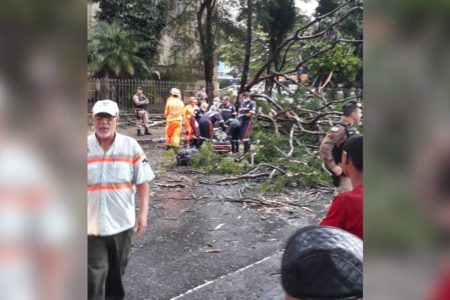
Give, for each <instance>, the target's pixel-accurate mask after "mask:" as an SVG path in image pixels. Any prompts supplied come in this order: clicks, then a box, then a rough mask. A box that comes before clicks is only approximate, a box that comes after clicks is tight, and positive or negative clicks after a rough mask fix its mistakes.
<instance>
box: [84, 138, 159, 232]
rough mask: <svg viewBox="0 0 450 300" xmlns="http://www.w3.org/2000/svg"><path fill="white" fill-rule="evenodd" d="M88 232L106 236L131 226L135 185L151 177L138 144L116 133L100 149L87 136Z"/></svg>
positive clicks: (133, 217) (150, 170)
mask: <svg viewBox="0 0 450 300" xmlns="http://www.w3.org/2000/svg"><path fill="white" fill-rule="evenodd" d="M87 166H88V235H99V236H107V235H113V234H116V233H119V232H122V231H124V230H127V229H130V228H132V227H133V226H134V225H135V218H136V217H135V199H134V195H135V185H137V184H141V183H144V182H147V181H150V180H152V179H153V178H154V177H155V176H154V174H153V171H152V169H151V167H150V165H149V162H148V160H147V158H146V156H145V153H144V152H143V151H142V148H141V146H140V145H139V144H138V143H137V141H136V140H134V139H133V138H131V137H128V136H125V135H122V134H119V133H116V137H115V139H114V142H113V144H112V145H111V147H110V148H109V149H108V151H106V152H105V151H104V150H103V148H102V147H101V145H100V144H99V142H98V140H97V138H96V136H95V134H93V135H90V136H89V137H88V160H87Z"/></svg>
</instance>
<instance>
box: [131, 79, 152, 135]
mask: <svg viewBox="0 0 450 300" xmlns="http://www.w3.org/2000/svg"><path fill="white" fill-rule="evenodd" d="M133 104H134V107H135V108H136V129H137V135H138V136H143V135H144V134H145V135H151V133H150V132H149V131H148V127H149V126H148V125H149V124H148V122H149V118H148V113H147V110H146V108H147V105H148V104H149V101H148V98H147V97H146V96H145V95H144V91H143V90H142V87H140V86H138V87H137V89H136V94H134V96H133ZM143 128H144V129H145V133H142V129H143Z"/></svg>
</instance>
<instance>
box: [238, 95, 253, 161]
mask: <svg viewBox="0 0 450 300" xmlns="http://www.w3.org/2000/svg"><path fill="white" fill-rule="evenodd" d="M255 113H256V102H255V101H253V100H251V99H250V93H249V92H244V93H242V103H241V107H240V109H239V117H238V118H239V120H240V121H241V140H242V142H243V143H244V153H247V152H248V151H249V150H250V132H251V131H252V128H253V116H254V115H255Z"/></svg>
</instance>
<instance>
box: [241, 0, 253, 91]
mask: <svg viewBox="0 0 450 300" xmlns="http://www.w3.org/2000/svg"><path fill="white" fill-rule="evenodd" d="M252 13H253V0H247V40H246V45H245V59H244V67H243V68H242V77H241V87H240V88H239V94H241V93H243V92H244V91H245V85H246V83H247V78H248V70H249V67H250V55H251V51H252Z"/></svg>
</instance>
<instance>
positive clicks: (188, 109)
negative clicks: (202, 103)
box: [183, 104, 198, 123]
mask: <svg viewBox="0 0 450 300" xmlns="http://www.w3.org/2000/svg"><path fill="white" fill-rule="evenodd" d="M196 108H198V107H197V105H194V106H192V105H190V104H189V105H186V106H185V107H184V110H183V119H184V122H185V123H189V121H190V120H191V117H192V113H193V112H194V109H196Z"/></svg>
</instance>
